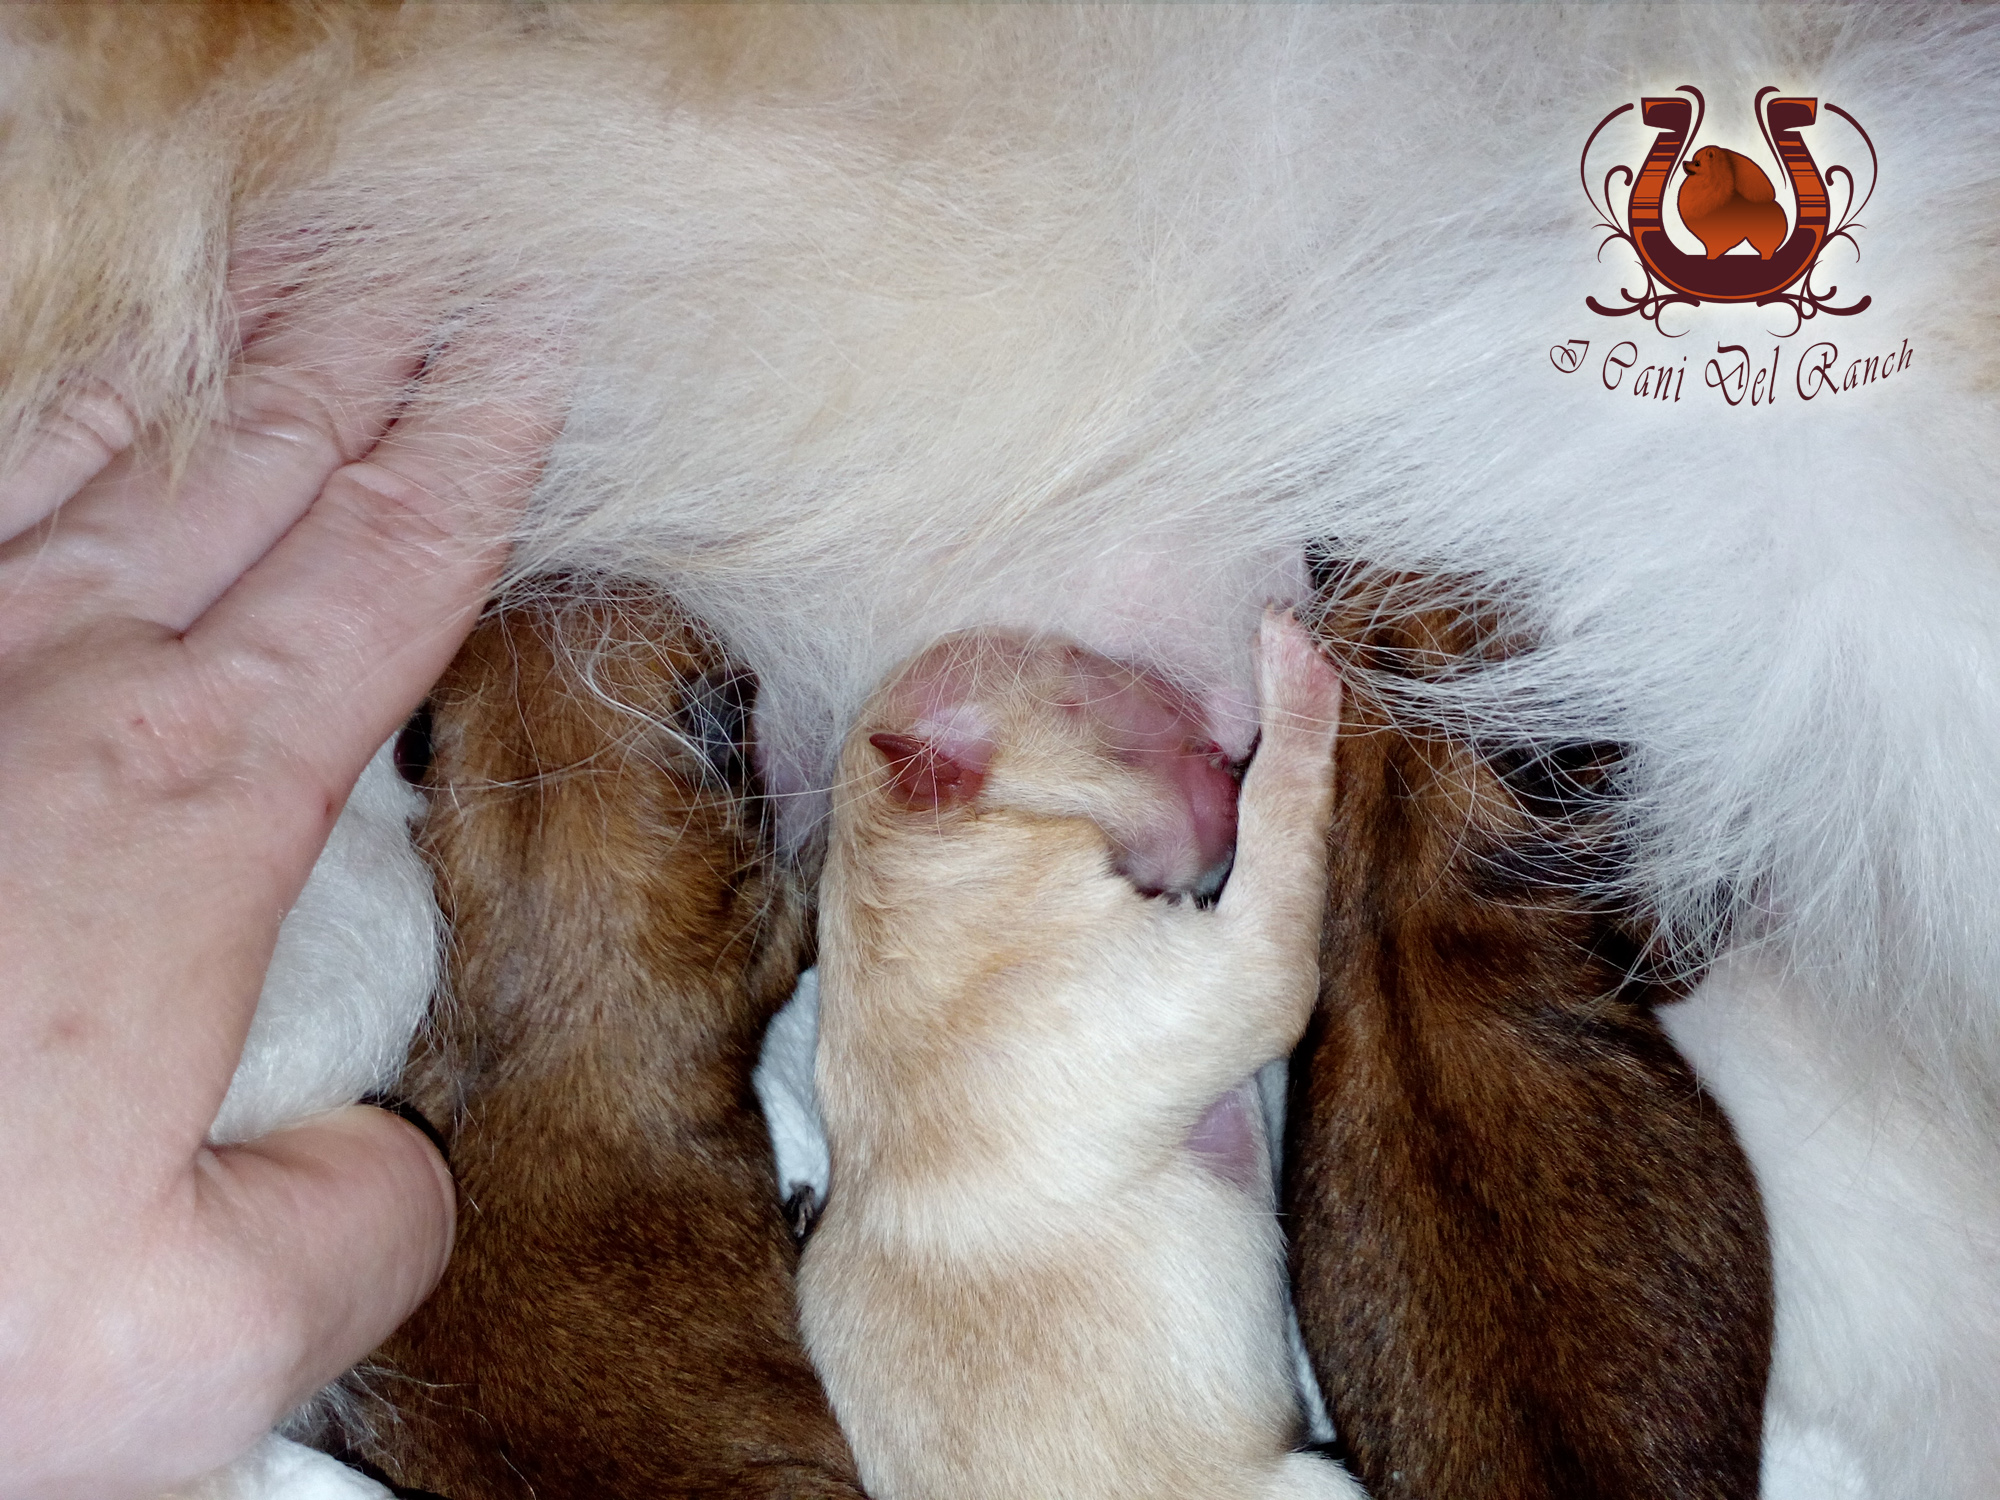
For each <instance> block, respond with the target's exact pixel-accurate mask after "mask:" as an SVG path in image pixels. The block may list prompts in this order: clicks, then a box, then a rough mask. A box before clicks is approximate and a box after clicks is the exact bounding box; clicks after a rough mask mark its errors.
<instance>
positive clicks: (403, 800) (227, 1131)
mask: <svg viewBox="0 0 2000 1500" xmlns="http://www.w3.org/2000/svg"><path fill="white" fill-rule="evenodd" d="M421 807H422V802H421V800H420V799H419V798H418V796H417V794H416V793H415V792H414V791H412V790H411V789H410V788H409V787H408V786H406V785H405V784H404V782H403V780H402V778H401V777H399V776H398V775H397V774H396V767H395V765H394V763H393V762H392V760H391V759H390V752H389V750H388V748H387V747H386V746H385V747H384V748H383V749H382V751H381V752H380V753H379V754H377V755H376V757H375V759H374V760H372V761H370V762H369V764H368V769H367V770H366V771H364V772H362V774H361V780H360V782H359V783H358V784H357V785H356V786H355V788H354V793H353V795H352V796H350V797H349V798H348V799H347V806H346V807H345V808H344V809H343V810H342V812H341V815H340V819H339V821H338V822H336V823H335V824H334V827H333V834H332V836H331V837H330V838H328V840H327V843H326V852H325V853H324V854H322V855H321V856H320V859H319V863H318V864H317V865H316V866H314V868H313V873H312V878H311V879H309V880H308V881H307V882H306V885H305V889H304V890H302V891H300V892H299V899H298V901H297V903H296V904H295V905H294V906H293V907H292V909H291V910H290V911H289V912H287V913H286V914H285V920H284V922H283V923H282V924H280V926H279V928H278V947H277V951H276V952H275V953H274V954H273V955H272V956H271V969H270V973H269V974H267V975H266V976H265V979H264V992H263V994H262V995H261V996H259V997H258V1001H257V1014H256V1017H255V1018H254V1019H253V1020H252V1022H251V1025H250V1035H249V1037H248V1039H247V1040H246V1041H245V1042H244V1045H243V1060H242V1062H241V1063H239V1064H238V1065H237V1069H236V1076H235V1077H233V1078H232V1079H230V1081H229V1093H228V1094H227V1095H226V1096H225V1097H224V1098H223V1101H222V1108H221V1110H220V1111H219V1112H218V1113H217V1114H216V1117H215V1124H214V1126H213V1127H212V1128H211V1129H210V1131H209V1139H211V1140H213V1141H217V1142H228V1141H248V1140H254V1139H256V1138H257V1137H258V1136H260V1135H265V1134H268V1133H269V1132H270V1131H272V1130H275V1129H277V1128H278V1127H279V1126H281V1125H287V1124H291V1123H293V1122H294V1121H297V1120H301V1119H304V1118H305V1117H306V1116H308V1115H313V1114H318V1113H319V1112H320V1111H322V1110H328V1109H333V1108H335V1107H336V1106H338V1105H342V1104H351V1103H353V1102H354V1100H356V1099H358V1098H360V1097H361V1096H362V1095H363V1094H366V1093H369V1092H370V1091H372V1090H375V1089H379V1088H382V1087H384V1086H385V1085H387V1084H389V1083H392V1082H394V1081H395V1078H396V1075H397V1074H399V1073H400V1072H402V1069H403V1062H404V1059H405V1058H407V1057H408V1055H409V1050H410V1039H411V1037H413V1036H414V1035H415V1034H416V1030H417V1027H418V1026H419V1025H420V1024H421V1023H422V1021H423V1018H424V1011H425V1009H426V1008H427V1007H428V1006H429V1004H430V998H431V991H432V990H433V989H434V988H435V987H436V985H437V977H438V911H437V904H436V903H435V902H434V901H433V900H432V898H431V880H430V872H429V871H428V870H426V869H425V868H424V864H423V861H422V860H421V859H419V858H418V857H417V852H416V850H414V849H413V848H411V847H410V824H411V822H412V820H413V819H414V818H415V817H416V814H417V813H418V811H419V810H421Z"/></svg>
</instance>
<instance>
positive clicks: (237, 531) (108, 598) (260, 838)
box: [0, 297, 550, 1500]
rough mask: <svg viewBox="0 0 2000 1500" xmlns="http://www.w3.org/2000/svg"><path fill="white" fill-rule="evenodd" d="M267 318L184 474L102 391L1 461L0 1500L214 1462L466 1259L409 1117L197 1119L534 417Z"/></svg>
mask: <svg viewBox="0 0 2000 1500" xmlns="http://www.w3.org/2000/svg"><path fill="white" fill-rule="evenodd" d="M245 321H246V323H248V324H250V325H251V336H250V338H249V339H248V341H247V343H246V345H245V348H244V352H243V354H242V356H241V358H240V360H239V366H238V369H237V372H236V374H235V376H234V377H233V378H232V381H231V385H230V391H229V402H228V411H227V415H226V418H225V419H224V420H223V421H222V422H220V423H219V424H217V425H216V426H215V427H214V428H213V429H211V430H209V431H208V432H207V433H206V434H205V435H204V436H203V437H202V439H201V440H200V442H199V444H198V447H197V449H196V451H195V453H194V456H193V458H192V461H191V463H190V464H189V466H188V467H187V469H186V471H185V474H184V477H183V479H182V481H181V483H180V484H179V486H178V487H177V488H172V489H170V487H169V485H168V483H167V479H166V477H165V474H164V473H163V471H162V467H161V465H160V464H159V463H158V462H157V455H156V454H155V453H154V452H153V451H152V450H151V448H150V447H149V445H148V444H147V443H146V442H144V441H141V442H139V443H137V444H136V445H135V443H134V436H135V435H134V431H133V427H134V424H133V421H132V419H131V417H130V415H129V414H128V413H127V412H126V411H124V410H123V409H122V407H121V406H120V405H119V403H118V402H117V401H116V400H115V399H114V398H112V397H110V396H108V395H106V394H104V393H103V392H102V391H101V390H90V391H84V392H80V393H79V394H78V395H77V397H76V398H75V399H74V400H73V401H72V403H71V404H70V405H69V406H68V407H67V408H66V409H65V410H64V411H63V412H61V413H60V414H58V416H57V417H56V418H54V419H53V420H52V421H51V423H50V424H49V426H48V428H47V430H46V431H45V432H44V434H43V435H42V437H41V438H40V439H39V440H38V443H37V445H36V446H35V447H34V448H33V449H32V450H31V452H30V453H29V454H28V456H27V458H26V460H25V461H24V462H23V463H22V464H21V466H20V467H18V468H17V469H16V470H15V471H14V472H12V473H10V474H6V475H4V476H0V830H4V832H0V974H4V975H5V976H6V982H5V984H4V985H3V986H0V1140H4V1141H5V1143H6V1144H5V1147H4V1150H0V1201H3V1202H5V1203H6V1205H7V1209H6V1212H5V1213H4V1215H0V1497H4V1500H15V1497H21V1500H26V1497H33V1500H65V1497H70V1496H75V1497H79V1500H120V1497H125V1496H147V1497H151V1496H157V1495H159V1494H160V1493H162V1492H163V1491H166V1490H168V1489H171V1488H173V1487H174V1486H176V1485H177V1484H179V1483H181V1482H183V1481H185V1480H187V1479H189V1478H191V1477H193V1476H195V1475H198V1474H200V1473H202V1472H204V1471H206V1470H208V1469H210V1468H213V1467H215V1466H217V1465H219V1464H222V1463H224V1462H226V1461H228V1460H229V1459H231V1458H233V1457H234V1456H235V1455H236V1454H238V1453H240V1452H241V1451H243V1450H244V1449H246V1448H247V1447H249V1446H250V1445H251V1444H252V1443H253V1442H254V1441H255V1440H256V1439H257V1438H258V1437H259V1436H260V1435H261V1434H262V1433H263V1432H264V1431H266V1430H267V1429H268V1428H269V1427H270V1426H271V1425H272V1423H273V1422H274V1421H275V1420H276V1419H278V1418H279V1417H281V1416H282V1415H283V1414H284V1413H285V1412H286V1410H287V1409H288V1408H290V1407H291V1406H292V1405H294V1404H295V1403H296V1402H297V1401H299V1400H300V1399H302V1398H303V1397H305V1396H306V1395H308V1394H309V1393H310V1392H311V1391H312V1390H313V1389H314V1388H315V1387H317V1386H318V1385H320V1384H321V1383H323V1382H325V1381H326V1380H328V1379H330V1378H332V1377H333V1376H335V1375H337V1374H339V1373H340V1372H341V1371H342V1370H343V1369H345V1368H346V1367H347V1366H349V1365H350V1364H352V1363H353V1362H354V1361H356V1360H357V1359H359V1358H361V1357H362V1356H364V1355H365V1354H367V1352H368V1351H369V1350H370V1349H372V1348H373V1347H374V1346H375V1345H376V1344H377V1343H378V1342H380V1340H381V1339H382V1338H383V1337H384V1336H385V1335H386V1334H388V1333H389V1331H390V1330H391V1329H393V1328H394V1327H395V1326H396V1324H398V1323H399V1322H401V1321H402V1319H403V1318H404V1317H405V1316H406V1315H407V1314H408V1313H409V1312H410V1311H411V1310H412V1309H413V1308H414V1307H415V1306H416V1305H417V1303H418V1302H419V1301H421V1300H422V1298H423V1297H424V1296H425V1295H426V1294H427V1293H428V1292H429V1290H430V1288H431V1286H432V1285H433V1283H434V1282H435V1281H436V1280H437V1278H438V1276H439V1274H440V1273H441V1272H442V1270H443V1267H444V1264H445V1260H446V1257H447V1256H448V1254H449V1250H450V1245H451V1237H452V1226H453V1213H454V1196H453V1190H452V1185H451V1179H450V1176H449V1173H448V1171H447V1169H446V1167H445V1165H444V1163H443V1161H442V1160H441V1159H440V1158H439V1157H438V1155H437V1153H436V1152H435V1151H434V1150H433V1149H432V1148H431V1146H430V1145H429V1143H428V1142H427V1141H426V1140H425V1139H424V1138H423V1136H422V1135H421V1134H420V1133H419V1132H418V1131H417V1130H415V1129H414V1128H412V1127H411V1126H409V1125H407V1124H405V1123H404V1122H403V1121H401V1120H399V1119H397V1118H396V1117H395V1116H393V1115H390V1114H386V1113H384V1112H382V1111H380V1110H375V1109H367V1108H360V1107H356V1108H351V1109H345V1110H339V1111H335V1112H334V1113H332V1114H329V1115H325V1116H322V1117H320V1118H318V1119H316V1120H313V1121H311V1122H308V1123H306V1124H304V1125H300V1126H298V1127H296V1128H293V1129H289V1130H286V1131H283V1132H280V1133H278V1134H276V1135H273V1136H270V1137H268V1138H266V1139H264V1140H261V1141H257V1142H254V1143H252V1144H249V1145H244V1146H237V1147H230V1148H226V1149H211V1148H209V1147H208V1146H206V1145H205V1144H204V1135H205V1133H206V1130H207V1128H208V1125H209V1123H210V1121H211V1120H212V1119H213V1118H214V1116H215V1111H216V1106H217V1104H218V1102H219V1101H220V1100H221V1098H222V1095H223V1092H224V1090H225V1088H226V1087H227V1084H228V1081H229V1077H230V1073H231V1071H232V1069H233V1068H234V1066H235V1063H236V1060H237V1058H238V1055H239V1053H240V1051H241V1048H242V1044H243V1038H244V1034H245V1030H246V1027H247V1026H248V1023H249V1020H250V1016H251V1013H252V1010H253V1009H254V1007H255V1005H256V1000H257V995H258V992H259V988H260V985H261V983H262V979H263V975H264V971H265V968H266V966H267V964H268V961H269V959H270V956H271V952H272V945H273V941H274V937H275V934H276V932H277V927H278V922H279V919H280V918H281V917H282V916H283V914H284V913H285V911H286V910H287V908H288V907H289V906H290V905H291V903H292V901H293V900H294V898H295V897H296V896H297V894H298V892H299V889H300V887H301V885H302V884H303V882H304V880H305V878H306V874H307V872H308V870H309V869H310V868H311V866H312V863H313V860H314V858H315V857H316V855H317V854H318V852H319V850H320V848H321V846H322V844H323V843H324V841H325V838H326V835H327V831H328V829H329V828H330V827H331V825H332V823H333V820H334V819H335V818H336V817H337V816H338V814H339V811H340V808H341V806H342V804H343V802H344V801H345V799H346V796H347V794H348V792H349V791H350V790H351V788H352V787H353V784H354V781H355V778H356V776H357V775H358V774H359V772H360V770H361V768H362V766H363V764H364V763H365V762H366V761H367V759H368V757H369V755H370V753H371V752H372V751H373V750H374V749H375V748H376V747H377V746H379V745H380V744H381V743H382V742H383V740H384V739H385V738H386V737H387V736H388V735H389V734H391V733H392V732H393V731H394V730H395V728H396V726H397V725H398V724H399V723H400V722H401V721H402V720H403V719H404V718H406V717H407V716H408V715H409V713H410V712H411V710H412V709H413V708H414V707H415V705H416V704H417V702H418V701H419V699H420V698H421V697H422V695H423V693H424V692H425V690H426V689H427V687H428V686H429V685H430V683H431V682H432V681H433V679H435V678H436V677H437V675H438V674H439V672H440V671H442V669H443V668H444V666H445V664H446V663H447V662H448V661H449V659H450V658H451V656H452V654H453V652H454V651H455V650H456V648H457V646H458V644H459V642H460V641H461V639H462V638H463V637H464V635H465V633H466V631H467V630H468V629H469V628H470V626H471V624H472V621H473V619H474V617H475V616H476V614H477V611H478V608H479V604H480V601H481V600H482V598H483V597H484V595H485V593H486V591H487V590H488V588H489V586H490V585H491V583H492V581H493V578H494V576H495V574H496V572H497V570H498V567H499V565H500V562H501V560H502V551H503V549H502V548H500V547H498V546H496V545H495V544H494V542H493V541H492V540H491V538H492V536H493V535H494V534H495V532H496V531H501V530H504V529H505V517H506V516H507V515H509V514H510V513H511V508H512V507H516V506H518V505H519V504H520V503H521V501H522V498H523V496H524V494H525V491H526V487H527V485H528V484H529V483H530V481H531V480H532V477H533V471H534V468H535V466H536V464H537V463H538V461H539V457H540V454H541V451H542V449H543V448H544V447H545V445H546V443H547V441H548V439H549V436H550V432H549V422H548V420H547V417H546V414H545V413H542V412H538V411H535V410H531V409H528V408H527V407H526V406H525V404H524V405H516V406H508V405H491V406H487V407H483V408H479V409H475V410H471V411H461V412H458V413H456V414H455V415H454V417H453V418H452V420H451V422H450V425H449V430H448V431H447V430H444V427H443V426H442V425H441V424H440V423H439V422H438V421H437V420H435V419H417V418H412V419H409V420H404V421H400V422H399V421H397V420H396V418H397V401H398V397H399V393H401V392H403V391H404V390H405V389H406V387H407V384H408V382H409V381H410V380H411V379H412V378H413V377H415V376H417V375H418V373H419V371H420V369H423V370H428V371H429V372H431V373H433V374H434V373H436V372H437V371H438V370H440V369H445V368H448V365H447V364H446V362H448V361H450V360H452V359H453V358H454V357H455V356H454V354H453V352H452V351H450V350H446V351H444V352H443V353H442V355H438V354H436V353H435V351H433V353H432V357H431V358H432V362H431V363H430V364H429V365H428V366H426V365H425V364H424V363H423V361H424V358H425V354H426V344H427V341H428V338H429V326H428V324H427V322H426V321H425V320H423V319H415V318H390V317H387V316H366V315H362V314H359V313H355V312H353V311H351V310H350V311H349V312H348V313H345V314H343V316H342V321H341V322H340V324H339V326H327V325H321V326H302V325H301V324H300V322H299V321H298V320H297V319H289V318H287V316H286V314H285V307H284V304H283V302H282V299H272V298H268V297H267V298H265V299H264V309H263V312H262V313H261V315H259V316H257V317H255V318H246V320H245ZM496 517H498V518H500V519H499V523H498V524H497V525H496V524H495V518H496ZM473 518H480V519H481V521H482V524H481V525H480V526H479V527H478V528H477V529H478V532H479V535H474V534H473V528H472V527H471V526H470V525H469V524H468V523H469V521H471V520H472V519H473ZM482 537H483V538H484V539H481V538H482Z"/></svg>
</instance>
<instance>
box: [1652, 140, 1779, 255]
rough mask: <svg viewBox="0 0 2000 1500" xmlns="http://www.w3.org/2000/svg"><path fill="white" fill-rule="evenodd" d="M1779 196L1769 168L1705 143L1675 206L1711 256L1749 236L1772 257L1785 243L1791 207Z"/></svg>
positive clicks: (1689, 168) (1691, 160) (1692, 160)
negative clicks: (1784, 206) (1781, 204)
mask: <svg viewBox="0 0 2000 1500" xmlns="http://www.w3.org/2000/svg"><path fill="white" fill-rule="evenodd" d="M1777 197H1778V194H1777V191H1776V190H1775V189H1774V188H1773V187H1772V186H1771V179H1770V178H1768V177H1766V176H1765V175H1764V169H1763V168H1762V167H1760V166H1758V165H1757V163H1755V162H1754V161H1752V160H1750V158H1749V157H1747V156H1745V155H1744V154H1743V153H1742V152H1740V151H1730V150H1728V149H1726V148H1725V147H1722V146H1703V147H1702V148H1701V149H1700V150H1699V151H1697V152H1695V154H1694V155H1693V156H1692V157H1691V158H1689V160H1688V164H1687V181H1686V182H1683V183H1682V184H1681V191H1680V196H1679V197H1678V198H1676V199H1675V200H1674V205H1675V207H1677V208H1679V209H1680V211H1681V222H1682V223H1684V224H1686V225H1687V227H1688V228H1689V229H1690V230H1692V231H1693V233H1694V236H1695V238H1696V239H1698V240H1700V241H1701V243H1702V245H1703V246H1704V247H1705V248H1706V249H1707V251H1708V258H1709V259H1710V260H1714V259H1715V258H1716V257H1717V256H1719V255H1721V254H1722V253H1723V252H1724V251H1725V250H1733V249H1735V248H1736V247H1737V246H1738V245H1740V244H1742V243H1743V241H1745V240H1748V241H1749V242H1750V244H1751V246H1752V248H1754V249H1755V250H1756V252H1757V254H1758V255H1760V256H1761V257H1763V258H1764V259H1765V260H1769V259H1770V258H1771V255H1772V252H1773V251H1775V250H1776V249H1777V248H1778V247H1779V246H1780V245H1782V244H1784V242H1785V211H1784V210H1783V209H1782V208H1780V207H1778V203H1777Z"/></svg>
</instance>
